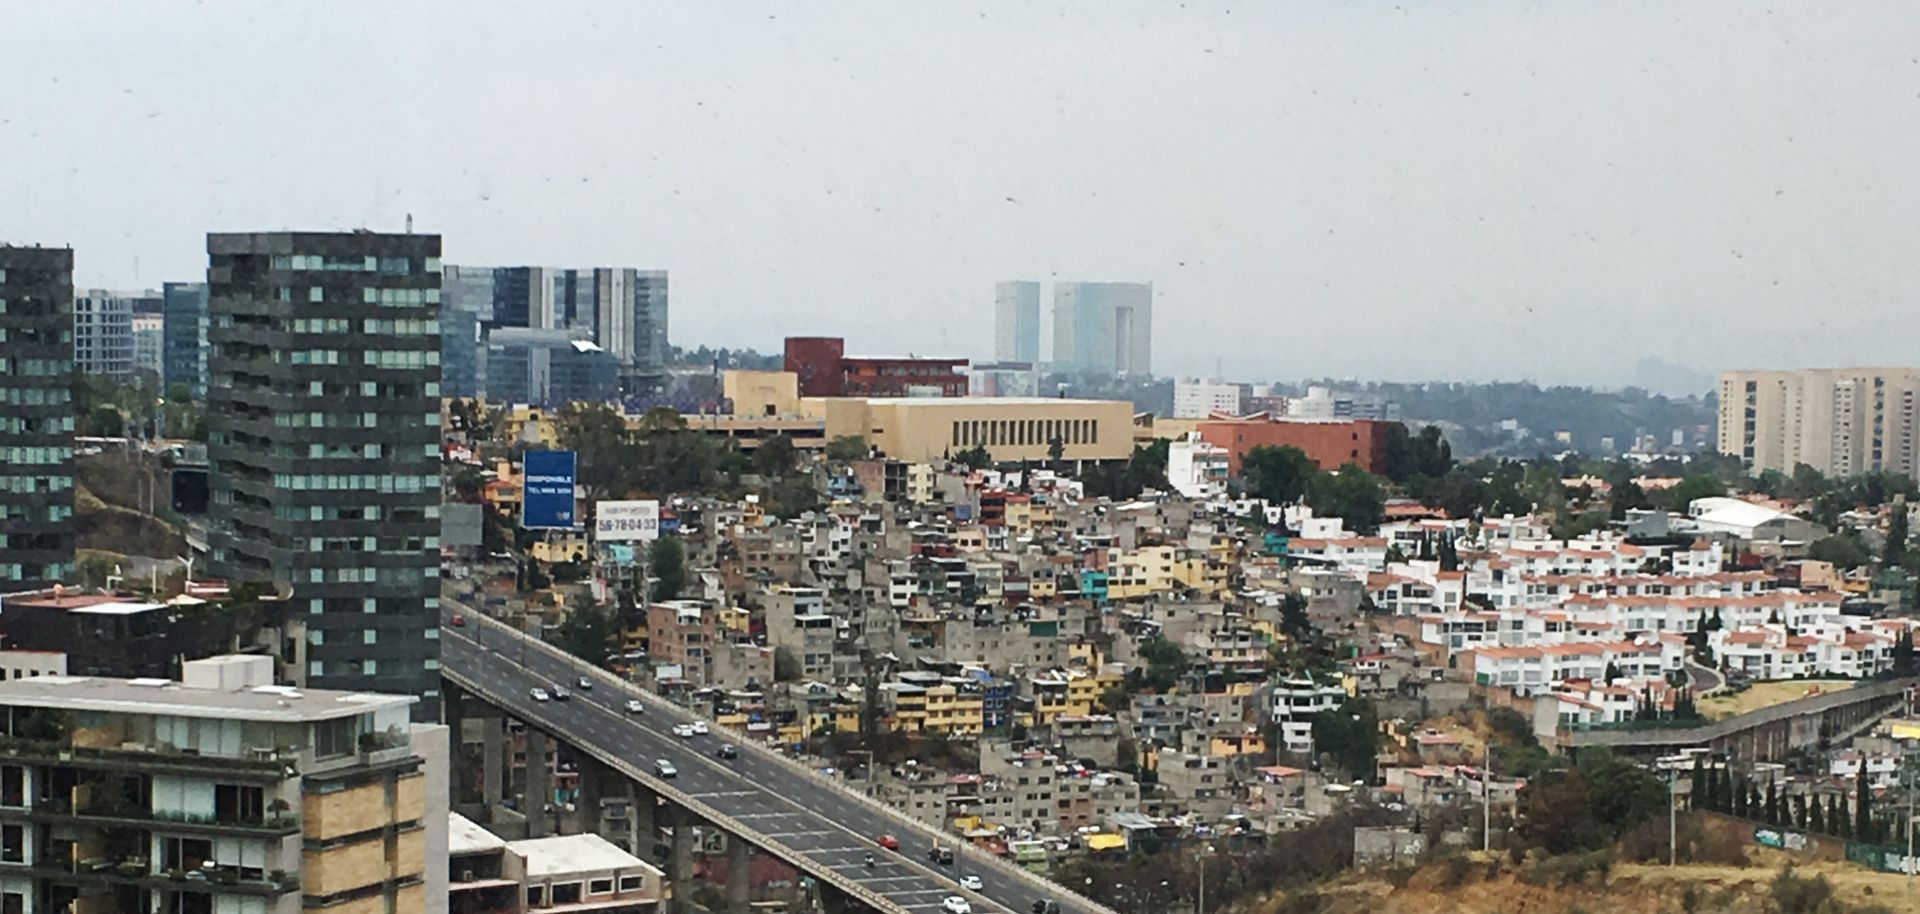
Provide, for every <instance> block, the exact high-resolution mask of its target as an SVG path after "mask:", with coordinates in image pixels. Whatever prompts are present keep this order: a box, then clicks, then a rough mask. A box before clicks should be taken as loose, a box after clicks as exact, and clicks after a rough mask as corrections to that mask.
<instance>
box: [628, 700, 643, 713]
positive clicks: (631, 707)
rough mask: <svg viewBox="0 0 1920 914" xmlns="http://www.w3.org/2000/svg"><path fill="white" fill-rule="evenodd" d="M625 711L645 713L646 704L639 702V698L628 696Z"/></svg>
mask: <svg viewBox="0 0 1920 914" xmlns="http://www.w3.org/2000/svg"><path fill="white" fill-rule="evenodd" d="M627 713H628V714H645V713H647V706H646V705H643V704H641V703H640V699H638V698H629V699H627Z"/></svg>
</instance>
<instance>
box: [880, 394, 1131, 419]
mask: <svg viewBox="0 0 1920 914" xmlns="http://www.w3.org/2000/svg"><path fill="white" fill-rule="evenodd" d="M851 399H855V400H866V401H867V402H868V403H871V404H873V405H875V406H892V405H896V404H908V405H912V406H927V407H946V408H949V409H964V408H968V407H975V408H977V407H982V406H989V407H991V406H1098V405H1106V404H1109V403H1125V402H1126V401H1124V400H1075V399H1069V398H1066V397H853V398H851ZM1127 412H1128V414H1129V415H1131V414H1132V412H1133V405H1132V404H1128V405H1127Z"/></svg>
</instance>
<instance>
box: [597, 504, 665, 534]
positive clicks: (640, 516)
mask: <svg viewBox="0 0 1920 914" xmlns="http://www.w3.org/2000/svg"><path fill="white" fill-rule="evenodd" d="M593 538H594V539H595V540H597V541H599V542H602V543H632V542H649V543H650V542H652V541H654V540H656V539H659V538H660V503H659V502H657V501H601V502H595V503H594V506H593Z"/></svg>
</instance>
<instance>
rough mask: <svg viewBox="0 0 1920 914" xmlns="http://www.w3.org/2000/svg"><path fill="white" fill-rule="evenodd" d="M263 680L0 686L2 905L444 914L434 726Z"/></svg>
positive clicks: (227, 674) (210, 664)
mask: <svg viewBox="0 0 1920 914" xmlns="http://www.w3.org/2000/svg"><path fill="white" fill-rule="evenodd" d="M272 670H273V661H272V659H271V658H267V657H252V656H248V657H241V656H230V657H214V658H209V659H207V660H197V661H192V662H189V663H186V664H184V665H183V671H182V681H181V682H169V681H166V680H158V679H105V678H95V677H84V676H41V677H38V678H26V679H16V680H11V681H8V682H5V683H0V728H4V730H3V732H4V737H5V738H4V740H0V910H6V911H21V912H41V911H71V912H74V914H122V912H129V911H165V912H180V914H195V912H202V911H204V912H209V914H214V912H219V914H292V912H296V911H316V910H325V911H330V912H341V914H375V912H380V914H386V912H401V914H424V912H429V911H445V910H446V893H447V884H446V873H445V861H446V855H447V838H446V828H447V810H446V795H447V786H446V770H445V769H446V764H447V755H446V729H445V728H444V727H438V726H415V725H412V724H410V723H409V720H408V717H409V713H408V712H409V705H411V704H412V703H413V702H414V701H415V700H416V699H414V698H412V697H410V696H400V695H371V694H359V693H349V692H330V691H317V690H310V689H300V690H296V689H293V688H289V687H285V686H276V685H273V684H272V679H271V676H272ZM430 855H433V856H436V857H437V858H438V863H437V864H436V865H435V866H432V867H430V866H428V863H427V860H428V857H429V856H430Z"/></svg>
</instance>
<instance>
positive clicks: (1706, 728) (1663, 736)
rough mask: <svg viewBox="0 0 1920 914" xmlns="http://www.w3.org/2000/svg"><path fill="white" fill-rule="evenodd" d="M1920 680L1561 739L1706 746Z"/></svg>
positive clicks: (1571, 732)
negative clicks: (1702, 719) (1677, 723)
mask: <svg viewBox="0 0 1920 914" xmlns="http://www.w3.org/2000/svg"><path fill="white" fill-rule="evenodd" d="M1915 683H1920V679H1891V680H1886V681H1883V682H1874V683H1867V684H1864V685H1858V686H1855V687H1853V688H1851V689H1842V690H1840V691H1837V692H1826V693H1823V694H1820V695H1811V696H1808V697H1806V698H1798V699H1795V700H1793V701H1789V702H1785V703H1782V704H1777V705H1774V706H1772V707H1768V708H1760V709H1758V710H1755V711H1749V712H1747V713H1745V714H1741V715H1739V716H1737V717H1726V718H1721V719H1720V720H1716V721H1709V722H1706V723H1702V724H1699V725H1697V726H1693V727H1680V728H1649V729H1644V730H1630V729H1620V730H1597V729H1596V730H1575V729H1571V728H1569V729H1568V730H1567V731H1566V732H1565V733H1563V734H1562V736H1561V740H1560V741H1561V742H1562V743H1564V744H1567V745H1573V746H1611V745H1622V744H1644V745H1696V744H1700V743H1708V742H1712V741H1713V740H1716V739H1720V738H1722V737H1727V736H1732V735H1733V734H1736V733H1740V732H1742V731H1745V730H1750V729H1753V728H1754V727H1761V726H1765V725H1767V724H1772V723H1778V722H1780V721H1783V720H1789V719H1792V718H1795V717H1799V716H1802V715H1805V714H1818V713H1823V712H1825V711H1827V710H1829V709H1831V708H1837V707H1843V706H1845V705H1851V704H1859V703H1861V702H1868V701H1876V700H1884V699H1887V698H1893V697H1897V696H1899V695H1900V694H1902V693H1904V692H1905V691H1906V690H1907V689H1908V688H1910V687H1912V686H1913V685H1914V684H1915Z"/></svg>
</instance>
